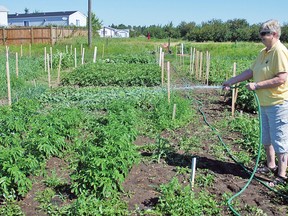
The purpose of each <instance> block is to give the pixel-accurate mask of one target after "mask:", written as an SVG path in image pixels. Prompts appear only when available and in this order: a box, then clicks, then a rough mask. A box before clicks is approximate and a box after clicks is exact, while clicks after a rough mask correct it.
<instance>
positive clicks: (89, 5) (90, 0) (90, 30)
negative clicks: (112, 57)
mask: <svg viewBox="0 0 288 216" xmlns="http://www.w3.org/2000/svg"><path fill="white" fill-rule="evenodd" d="M91 5H92V0H88V46H89V48H91V46H92V17H91Z"/></svg>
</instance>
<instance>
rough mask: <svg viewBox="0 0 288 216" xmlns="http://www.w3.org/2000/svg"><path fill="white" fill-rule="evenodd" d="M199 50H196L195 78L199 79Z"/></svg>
mask: <svg viewBox="0 0 288 216" xmlns="http://www.w3.org/2000/svg"><path fill="white" fill-rule="evenodd" d="M198 72H199V51H196V58H195V78H196V79H199V74H198Z"/></svg>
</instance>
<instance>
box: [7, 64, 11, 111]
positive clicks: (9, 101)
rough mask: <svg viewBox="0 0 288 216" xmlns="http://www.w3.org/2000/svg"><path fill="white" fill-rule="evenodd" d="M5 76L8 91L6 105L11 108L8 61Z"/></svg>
mask: <svg viewBox="0 0 288 216" xmlns="http://www.w3.org/2000/svg"><path fill="white" fill-rule="evenodd" d="M6 76H7V90H8V105H9V106H11V104H12V99H11V86H10V71H9V61H6Z"/></svg>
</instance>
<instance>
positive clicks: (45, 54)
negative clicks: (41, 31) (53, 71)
mask: <svg viewBox="0 0 288 216" xmlns="http://www.w3.org/2000/svg"><path fill="white" fill-rule="evenodd" d="M44 67H45V72H46V71H47V49H46V47H44Z"/></svg>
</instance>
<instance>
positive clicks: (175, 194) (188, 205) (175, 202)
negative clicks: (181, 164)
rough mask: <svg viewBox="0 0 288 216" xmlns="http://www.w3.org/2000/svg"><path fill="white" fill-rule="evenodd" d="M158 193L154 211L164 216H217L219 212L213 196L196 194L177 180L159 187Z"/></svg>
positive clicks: (218, 206) (201, 192)
mask: <svg viewBox="0 0 288 216" xmlns="http://www.w3.org/2000/svg"><path fill="white" fill-rule="evenodd" d="M160 192H161V194H162V195H161V196H160V198H159V201H158V204H157V205H156V208H155V210H156V212H161V213H162V214H165V215H175V216H176V215H217V214H219V213H220V210H221V207H220V205H219V203H217V201H216V200H215V196H213V195H211V194H208V193H207V192H205V191H200V192H199V193H198V194H196V193H194V192H193V191H191V188H190V187H189V186H185V187H183V186H182V185H181V184H179V182H178V179H177V178H173V179H172V180H171V182H169V183H168V184H166V185H161V186H160Z"/></svg>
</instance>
